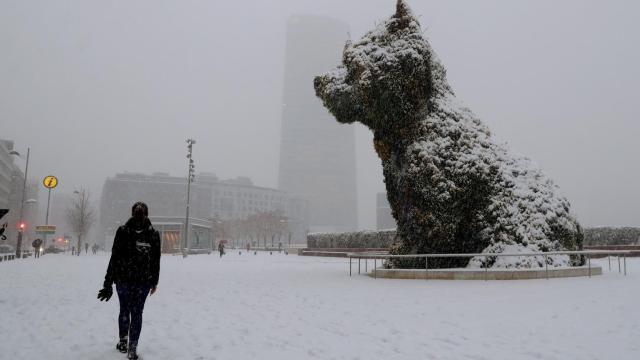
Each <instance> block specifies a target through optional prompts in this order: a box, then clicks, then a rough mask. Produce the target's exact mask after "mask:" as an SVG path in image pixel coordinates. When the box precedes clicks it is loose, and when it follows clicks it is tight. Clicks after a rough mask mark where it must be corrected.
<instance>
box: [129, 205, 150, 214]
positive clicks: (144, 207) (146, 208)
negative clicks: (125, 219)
mask: <svg viewBox="0 0 640 360" xmlns="http://www.w3.org/2000/svg"><path fill="white" fill-rule="evenodd" d="M138 206H140V207H142V210H143V211H144V216H145V217H148V216H149V207H148V206H147V204H145V203H143V202H142V201H138V202H137V203H135V204H133V206H132V207H131V216H133V212H134V210H135V209H136V208H137V207H138Z"/></svg>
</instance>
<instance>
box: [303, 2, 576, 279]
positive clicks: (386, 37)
mask: <svg viewBox="0 0 640 360" xmlns="http://www.w3.org/2000/svg"><path fill="white" fill-rule="evenodd" d="M314 86H315V90H316V95H317V96H318V97H319V98H320V99H322V101H323V103H324V105H325V106H326V107H327V108H328V109H329V111H330V112H331V113H332V114H333V115H334V116H335V118H336V119H337V121H339V122H340V123H353V122H356V121H358V122H361V123H362V124H364V125H366V126H367V127H368V128H369V129H371V131H373V135H374V148H375V150H376V152H377V154H378V156H379V157H380V159H381V160H382V167H383V173H384V181H385V185H386V188H387V196H388V199H389V203H390V204H391V209H392V213H393V216H394V218H395V219H396V221H397V224H398V232H397V234H398V237H397V239H396V241H395V242H394V244H393V245H392V249H391V252H392V253H393V254H416V253H418V254H423V253H478V252H484V253H503V252H506V253H530V252H540V251H557V250H578V249H581V248H582V238H583V234H582V229H581V227H580V225H579V224H578V222H577V221H576V219H575V218H574V217H573V216H572V215H571V214H570V205H569V202H568V201H567V200H566V199H565V198H563V197H560V196H559V195H558V194H557V187H556V186H555V185H554V184H553V182H552V181H551V180H549V179H548V178H547V177H546V176H545V175H544V174H543V173H542V172H541V171H540V170H538V169H537V168H536V167H535V166H534V165H533V164H532V163H531V161H529V160H528V159H526V158H520V157H516V156H513V155H511V154H510V153H509V152H508V151H507V149H506V148H505V146H503V145H499V144H497V143H495V142H494V141H493V140H492V138H491V133H490V132H489V130H488V128H487V127H486V126H485V125H483V124H482V122H481V121H480V120H479V119H478V118H477V117H476V116H475V115H474V114H473V113H472V112H471V111H470V110H469V109H468V108H466V107H464V106H463V105H462V104H461V103H460V102H459V101H458V100H457V99H456V97H455V94H454V92H453V90H452V89H451V87H450V86H449V84H448V82H447V79H446V71H445V69H444V67H443V66H442V64H441V63H440V62H439V60H438V58H437V57H436V55H435V54H434V52H433V50H432V49H431V46H430V45H429V43H428V42H427V40H426V39H425V38H424V37H423V35H422V30H421V28H420V24H419V23H418V21H417V19H416V17H415V16H414V15H413V14H412V11H411V10H410V9H409V7H408V6H407V5H406V3H405V2H404V1H403V0H399V1H398V3H397V5H396V13H395V14H394V15H393V16H391V17H390V18H389V19H388V20H387V21H385V22H383V23H381V24H379V25H378V26H377V27H376V28H375V29H374V30H372V31H370V32H369V33H367V34H366V35H365V36H364V37H363V38H362V39H360V40H359V41H358V42H355V43H350V42H347V44H346V45H345V48H344V52H343V57H342V64H341V65H340V66H338V67H337V68H336V69H334V70H333V71H330V72H328V73H326V74H324V75H321V76H318V77H316V78H315V80H314ZM543 259H544V257H542V256H538V257H524V256H521V257H488V258H487V257H483V256H478V257H476V258H472V259H471V260H470V259H469V258H466V259H465V258H459V259H453V258H449V259H447V258H444V259H434V260H433V261H432V260H430V261H429V266H430V267H432V266H433V267H450V266H471V267H506V268H509V267H542V266H544V260H543ZM547 259H548V260H547V264H548V265H550V266H569V265H577V264H580V263H582V261H583V260H582V259H581V258H580V257H570V256H567V255H554V256H548V258H547ZM390 265H392V266H396V267H422V266H424V259H412V260H398V259H396V260H395V261H392V263H391V264H390Z"/></svg>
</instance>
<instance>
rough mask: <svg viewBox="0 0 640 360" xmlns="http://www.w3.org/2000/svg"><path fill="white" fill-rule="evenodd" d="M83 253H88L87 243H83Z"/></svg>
mask: <svg viewBox="0 0 640 360" xmlns="http://www.w3.org/2000/svg"><path fill="white" fill-rule="evenodd" d="M84 253H85V254H88V253H89V243H84Z"/></svg>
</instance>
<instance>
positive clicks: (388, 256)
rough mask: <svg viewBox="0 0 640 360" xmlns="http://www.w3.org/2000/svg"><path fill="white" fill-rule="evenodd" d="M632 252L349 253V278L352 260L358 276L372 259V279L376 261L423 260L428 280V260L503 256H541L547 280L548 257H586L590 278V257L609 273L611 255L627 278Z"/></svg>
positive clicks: (619, 270)
mask: <svg viewBox="0 0 640 360" xmlns="http://www.w3.org/2000/svg"><path fill="white" fill-rule="evenodd" d="M632 252H633V251H630V250H582V251H551V252H539V253H475V254H474V253H469V254H407V255H391V254H371V253H349V254H347V257H349V276H351V275H352V268H353V266H352V262H353V259H358V274H360V267H361V260H362V259H365V273H366V272H367V271H368V270H367V266H368V261H367V260H370V259H373V277H374V278H377V268H378V264H377V260H378V259H381V260H386V259H391V258H424V259H425V272H426V274H425V280H428V279H429V276H428V274H429V258H454V257H469V258H472V257H484V258H485V259H486V258H489V257H503V256H524V257H527V256H536V257H537V256H543V257H544V267H545V275H546V278H547V279H549V262H548V257H549V256H550V255H585V256H586V257H587V268H588V274H589V277H591V255H596V254H597V255H607V257H608V260H609V271H611V255H614V256H616V255H617V258H618V272H619V273H622V268H621V264H620V256H622V258H623V263H624V276H627V255H630V254H631V253H632ZM484 270H485V280H486V279H487V273H488V271H489V268H488V267H485V268H484Z"/></svg>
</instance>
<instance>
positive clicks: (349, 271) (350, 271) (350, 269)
mask: <svg viewBox="0 0 640 360" xmlns="http://www.w3.org/2000/svg"><path fill="white" fill-rule="evenodd" d="M349 276H351V256H349Z"/></svg>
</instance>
